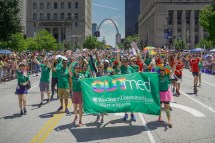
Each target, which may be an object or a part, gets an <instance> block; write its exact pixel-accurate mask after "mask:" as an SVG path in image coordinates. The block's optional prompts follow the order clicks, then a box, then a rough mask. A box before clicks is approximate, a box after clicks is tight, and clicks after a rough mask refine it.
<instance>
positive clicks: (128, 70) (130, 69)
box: [120, 65, 134, 74]
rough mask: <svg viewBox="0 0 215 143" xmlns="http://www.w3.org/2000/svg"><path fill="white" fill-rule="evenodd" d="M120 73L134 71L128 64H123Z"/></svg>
mask: <svg viewBox="0 0 215 143" xmlns="http://www.w3.org/2000/svg"><path fill="white" fill-rule="evenodd" d="M120 69H121V74H129V73H134V69H133V68H132V67H130V66H128V67H127V68H126V67H125V66H123V65H122V66H121V67H120Z"/></svg>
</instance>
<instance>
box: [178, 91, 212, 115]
mask: <svg viewBox="0 0 215 143" xmlns="http://www.w3.org/2000/svg"><path fill="white" fill-rule="evenodd" d="M180 92H181V93H182V94H184V95H185V96H187V97H188V98H190V99H191V100H193V101H195V102H196V103H198V104H200V105H202V106H203V107H205V108H206V109H208V110H209V111H211V112H213V113H215V110H214V109H213V108H211V107H209V106H207V105H205V104H203V103H201V102H200V101H198V100H196V99H194V98H193V97H190V96H189V95H188V94H186V93H184V92H182V91H180Z"/></svg>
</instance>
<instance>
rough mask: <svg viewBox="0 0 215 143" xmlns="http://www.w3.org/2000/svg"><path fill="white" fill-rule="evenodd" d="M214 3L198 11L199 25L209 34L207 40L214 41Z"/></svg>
mask: <svg viewBox="0 0 215 143" xmlns="http://www.w3.org/2000/svg"><path fill="white" fill-rule="evenodd" d="M214 23H215V2H214V3H213V4H212V5H210V6H208V7H206V8H204V9H202V10H201V11H200V24H201V25H202V27H203V28H204V29H205V30H206V31H207V32H208V33H209V37H208V39H209V40H211V41H214V40H215V25H214Z"/></svg>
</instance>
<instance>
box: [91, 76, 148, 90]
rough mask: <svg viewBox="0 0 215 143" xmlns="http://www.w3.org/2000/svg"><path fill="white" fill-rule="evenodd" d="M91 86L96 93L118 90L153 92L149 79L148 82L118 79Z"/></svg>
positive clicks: (98, 82)
mask: <svg viewBox="0 0 215 143" xmlns="http://www.w3.org/2000/svg"><path fill="white" fill-rule="evenodd" d="M117 83H118V84H117ZM91 85H92V89H93V90H94V91H95V92H104V91H107V92H112V91H115V90H116V89H117V88H119V89H121V90H146V91H148V92H151V83H150V78H148V81H147V82H144V81H143V80H127V79H126V78H116V79H112V80H111V81H108V80H105V81H100V80H96V81H94V82H93V83H92V84H91Z"/></svg>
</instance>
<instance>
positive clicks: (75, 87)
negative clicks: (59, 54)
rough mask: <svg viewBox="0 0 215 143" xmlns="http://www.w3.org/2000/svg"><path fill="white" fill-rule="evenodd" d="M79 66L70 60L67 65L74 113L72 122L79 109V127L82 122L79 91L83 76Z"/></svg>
mask: <svg viewBox="0 0 215 143" xmlns="http://www.w3.org/2000/svg"><path fill="white" fill-rule="evenodd" d="M80 70H81V66H80V65H79V63H77V62H76V63H75V64H74V62H72V63H71V64H70V66H69V73H70V76H71V77H72V92H73V93H72V103H73V104H74V113H75V118H74V120H73V122H74V123H75V122H76V121H77V119H78V110H77V109H79V124H78V126H79V127H81V126H82V125H83V124H82V115H83V111H82V91H81V79H82V78H84V74H83V73H81V72H80Z"/></svg>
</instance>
